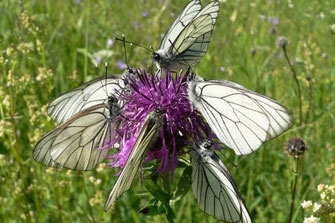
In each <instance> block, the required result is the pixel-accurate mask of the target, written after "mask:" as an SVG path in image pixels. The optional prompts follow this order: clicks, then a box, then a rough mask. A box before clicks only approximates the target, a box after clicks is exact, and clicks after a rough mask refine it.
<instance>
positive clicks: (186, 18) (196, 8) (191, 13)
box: [159, 0, 201, 49]
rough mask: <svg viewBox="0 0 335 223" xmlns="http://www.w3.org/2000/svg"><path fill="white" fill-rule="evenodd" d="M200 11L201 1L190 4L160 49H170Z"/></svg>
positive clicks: (172, 27)
mask: <svg viewBox="0 0 335 223" xmlns="http://www.w3.org/2000/svg"><path fill="white" fill-rule="evenodd" d="M200 10H201V3H200V1H199V0H195V1H191V2H189V3H188V4H187V5H186V6H185V8H184V9H183V11H182V12H181V13H180V14H179V16H178V17H177V19H176V20H175V21H174V23H173V24H172V25H171V27H170V29H169V30H168V31H167V32H166V33H165V35H164V37H163V40H162V42H161V44H160V46H159V48H160V49H167V48H169V47H170V46H171V43H173V42H174V41H175V39H176V38H177V36H178V35H179V33H181V31H182V30H183V29H184V28H185V26H187V25H188V24H189V23H190V21H192V19H193V18H194V17H195V16H196V15H197V14H198V13H199V12H200Z"/></svg>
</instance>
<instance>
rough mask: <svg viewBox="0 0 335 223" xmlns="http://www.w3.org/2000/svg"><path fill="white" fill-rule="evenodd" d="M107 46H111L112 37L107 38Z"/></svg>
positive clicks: (112, 43) (112, 42)
mask: <svg viewBox="0 0 335 223" xmlns="http://www.w3.org/2000/svg"><path fill="white" fill-rule="evenodd" d="M106 43H107V47H110V46H113V45H114V40H113V39H107V42H106Z"/></svg>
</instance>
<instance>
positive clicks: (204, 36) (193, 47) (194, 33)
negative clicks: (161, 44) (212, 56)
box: [171, 15, 212, 67]
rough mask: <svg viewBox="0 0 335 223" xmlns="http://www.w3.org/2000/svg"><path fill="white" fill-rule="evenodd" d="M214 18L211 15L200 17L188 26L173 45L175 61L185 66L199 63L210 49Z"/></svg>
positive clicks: (172, 52)
mask: <svg viewBox="0 0 335 223" xmlns="http://www.w3.org/2000/svg"><path fill="white" fill-rule="evenodd" d="M211 24H212V19H211V17H210V16H209V15H207V16H201V17H198V18H197V19H196V20H195V21H194V22H193V23H192V25H189V26H187V27H186V28H185V29H184V30H183V32H182V33H181V34H180V36H179V38H178V39H177V41H176V42H175V45H174V46H173V47H171V54H172V55H175V58H174V60H175V62H176V63H179V64H182V66H183V67H188V66H190V67H193V66H195V65H196V64H198V63H199V61H200V58H201V57H203V56H204V55H205V54H206V52H207V49H208V44H209V42H210V38H211V34H212V28H211Z"/></svg>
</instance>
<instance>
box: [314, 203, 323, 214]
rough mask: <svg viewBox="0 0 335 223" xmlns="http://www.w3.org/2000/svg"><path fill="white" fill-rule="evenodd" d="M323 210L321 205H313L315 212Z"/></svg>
mask: <svg viewBox="0 0 335 223" xmlns="http://www.w3.org/2000/svg"><path fill="white" fill-rule="evenodd" d="M320 208H321V204H318V203H314V204H313V212H317V211H318V210H319V209H320Z"/></svg>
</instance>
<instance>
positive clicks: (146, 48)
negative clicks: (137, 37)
mask: <svg viewBox="0 0 335 223" xmlns="http://www.w3.org/2000/svg"><path fill="white" fill-rule="evenodd" d="M114 39H115V40H118V41H122V42H124V43H130V44H132V45H134V46H138V47H141V48H143V49H145V50H147V51H150V52H153V51H152V49H151V48H148V47H145V46H143V45H141V44H138V43H134V42H130V41H128V40H126V39H120V38H118V37H114Z"/></svg>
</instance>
